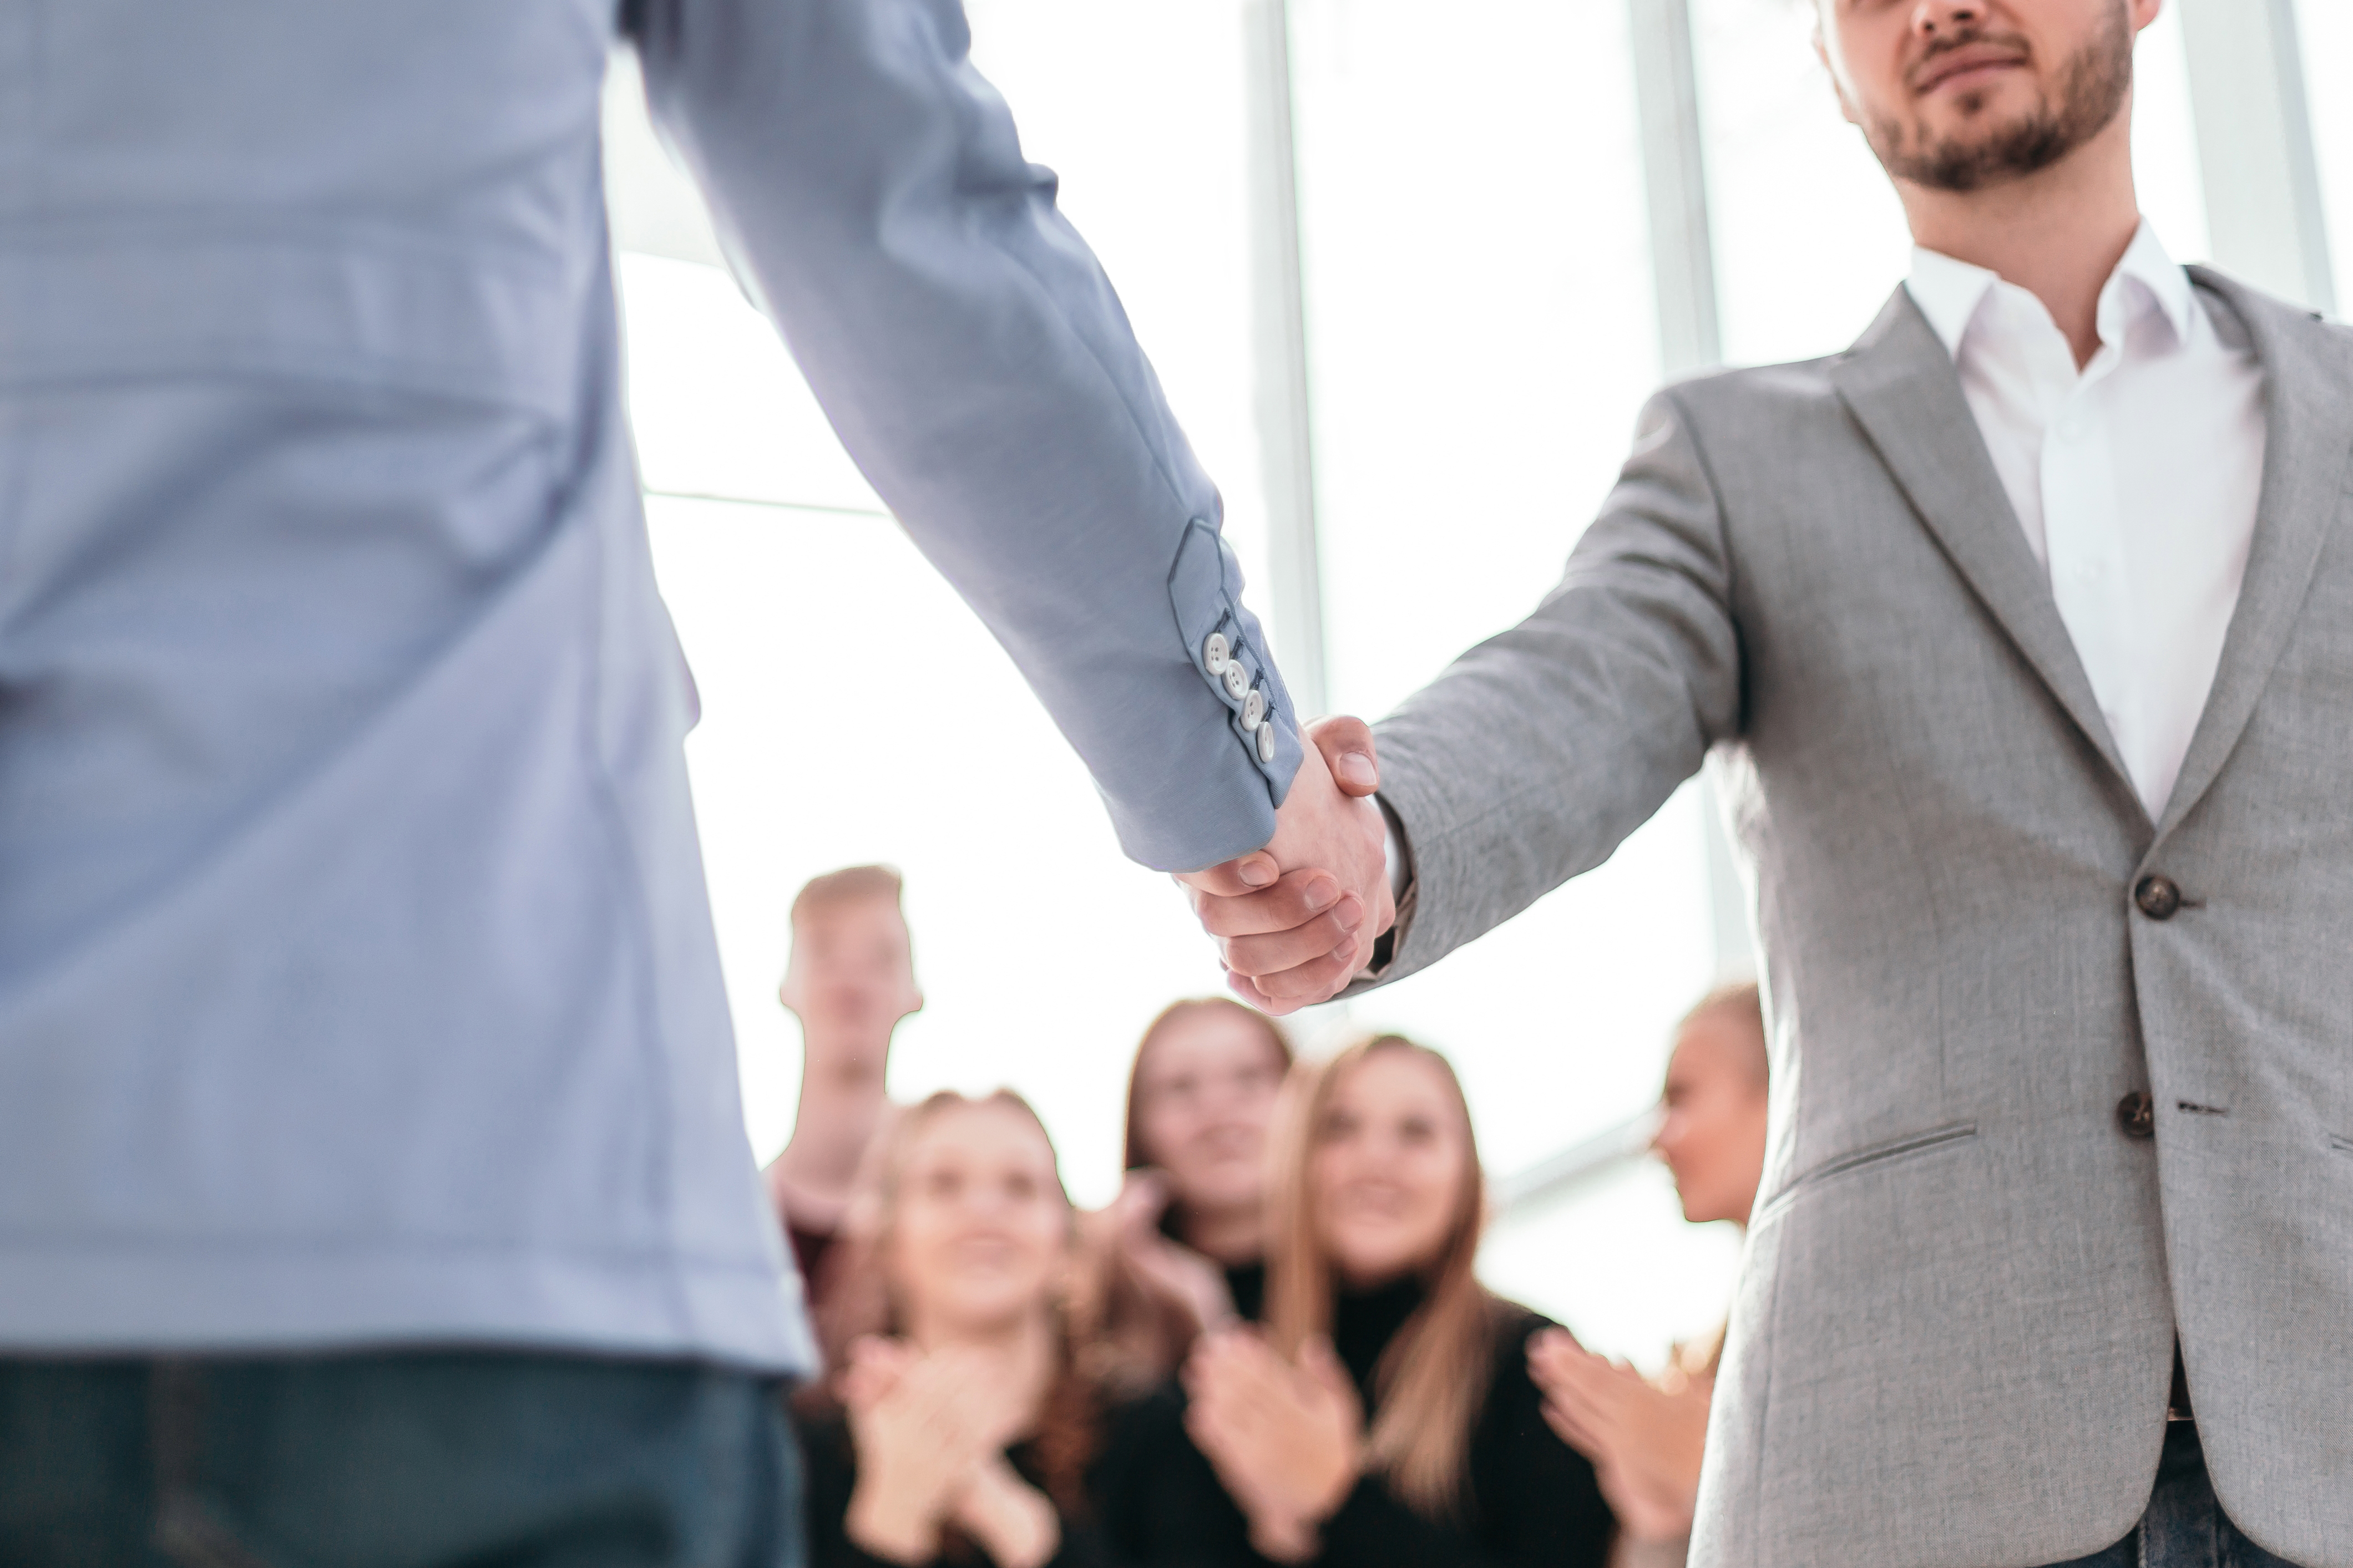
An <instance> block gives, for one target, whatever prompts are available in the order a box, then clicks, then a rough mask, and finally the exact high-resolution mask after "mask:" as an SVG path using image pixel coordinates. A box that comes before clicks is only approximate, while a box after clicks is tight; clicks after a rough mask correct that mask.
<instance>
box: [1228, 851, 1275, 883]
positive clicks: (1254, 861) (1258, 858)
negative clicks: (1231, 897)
mask: <svg viewBox="0 0 2353 1568" xmlns="http://www.w3.org/2000/svg"><path fill="white" fill-rule="evenodd" d="M1237 874H1238V875H1239V876H1240V878H1241V879H1242V880H1243V881H1245V882H1247V883H1249V884H1250V886H1251V887H1253V888H1263V887H1265V886H1266V885H1267V884H1268V883H1270V882H1271V881H1273V880H1274V879H1275V874H1276V873H1275V869H1274V862H1272V861H1271V860H1269V859H1268V858H1266V857H1265V856H1263V855H1253V856H1251V857H1250V858H1249V859H1247V860H1245V861H1243V862H1242V863H1241V865H1240V868H1238V871H1237Z"/></svg>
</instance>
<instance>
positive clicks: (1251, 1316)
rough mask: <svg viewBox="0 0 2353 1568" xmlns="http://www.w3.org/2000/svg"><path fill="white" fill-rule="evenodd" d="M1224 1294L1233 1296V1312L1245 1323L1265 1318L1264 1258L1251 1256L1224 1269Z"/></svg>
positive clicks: (1260, 1320)
mask: <svg viewBox="0 0 2353 1568" xmlns="http://www.w3.org/2000/svg"><path fill="white" fill-rule="evenodd" d="M1226 1294H1227V1295H1229V1296H1230V1297H1232V1298H1233V1301H1234V1313H1235V1315H1236V1316H1237V1317H1239V1318H1240V1319H1241V1321H1243V1322H1245V1323H1256V1322H1262V1321H1265V1319H1266V1260H1265V1259H1264V1258H1252V1259H1251V1260H1250V1262H1248V1263H1236V1264H1233V1265H1231V1266H1229V1268H1227V1269H1226Z"/></svg>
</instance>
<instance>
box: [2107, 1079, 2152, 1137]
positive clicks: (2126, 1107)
mask: <svg viewBox="0 0 2353 1568" xmlns="http://www.w3.org/2000/svg"><path fill="white" fill-rule="evenodd" d="M2116 1125H2117V1126H2118V1127H2121V1128H2123V1129H2124V1133H2125V1136H2126V1137H2127V1138H2154V1137H2156V1136H2157V1107H2156V1105H2155V1103H2154V1102H2152V1101H2151V1100H2150V1099H2149V1098H2148V1095H2147V1093H2146V1092H2145V1091H2143V1090H2141V1089H2135V1090H2133V1091H2132V1092H2131V1093H2130V1094H2128V1095H2126V1096H2125V1097H2124V1098H2123V1099H2122V1100H2117V1101H2116Z"/></svg>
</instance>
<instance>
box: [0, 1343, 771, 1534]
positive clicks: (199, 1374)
mask: <svg viewBox="0 0 2353 1568" xmlns="http://www.w3.org/2000/svg"><path fill="white" fill-rule="evenodd" d="M799 1491H800V1479H799V1456H798V1454H797V1450H796V1449H795V1448H794V1446H793V1438H792V1434H791V1430H790V1427H789V1426H788V1425H787V1423H786V1418H785V1415H784V1412H783V1409H782V1407H781V1405H780V1404H779V1402H778V1393H777V1389H776V1385H775V1384H773V1383H770V1382H767V1381H764V1380H762V1379H759V1378H755V1377H753V1376H750V1375H748V1374H746V1373H738V1372H728V1371H723V1370H721V1369H719V1368H715V1367H708V1366H702V1365H697V1364H693V1363H667V1362H630V1361H595V1360H590V1359H587V1358H586V1357H575V1356H560V1355H515V1354H503V1353H492V1352H466V1353H406V1354H382V1355H358V1356H318V1357H301V1358H289V1357H278V1358H268V1359H207V1360H199V1361H178V1362H151V1361H136V1360H104V1361H23V1360H18V1361H9V1360H0V1563H5V1564H7V1565H8V1568H118V1565H128V1564H138V1565H140V1568H163V1565H165V1564H178V1565H181V1568H331V1565H332V1568H343V1565H346V1564H348V1565H351V1568H379V1565H380V1568H444V1565H452V1564H459V1563H463V1564H465V1565H466V1568H592V1565H593V1568H634V1565H636V1564H640V1563H642V1564H654V1563H660V1564H665V1565H670V1564H675V1565H679V1568H800V1564H801V1558H802V1552H801V1545H800V1540H801V1537H800V1517H799V1516H800V1496H799Z"/></svg>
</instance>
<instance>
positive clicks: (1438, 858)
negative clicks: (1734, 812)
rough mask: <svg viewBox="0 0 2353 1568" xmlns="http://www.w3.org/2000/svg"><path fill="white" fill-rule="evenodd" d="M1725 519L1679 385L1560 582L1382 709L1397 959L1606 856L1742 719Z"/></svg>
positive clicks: (1407, 961)
mask: <svg viewBox="0 0 2353 1568" xmlns="http://www.w3.org/2000/svg"><path fill="white" fill-rule="evenodd" d="M1741 691H1742V686H1741V653H1740V639H1739V635H1738V629H1737V627H1736V624H1735V620H1734V615H1733V570H1732V562H1731V557H1730V554H1729V552H1728V550H1727V548H1726V544H1725V529H1724V520H1723V515H1722V510H1721V507H1720V505H1719V503H1718V500H1717V495H1716V491H1715V485H1714V483H1713V481H1712V479H1710V477H1709V473H1708V468H1707V464H1706V461H1705V458H1704V453H1703V451H1702V449H1701V446H1700V443H1699V440H1698V437H1697V436H1696V434H1695V433H1694V430H1693V428H1692V425H1691V420H1690V416H1689V412H1688V409H1687V407H1686V405H1685V402H1684V395H1683V394H1682V393H1679V392H1675V391H1668V392H1664V393H1662V394H1660V395H1658V396H1656V397H1654V398H1652V399H1651V403H1650V405H1648V406H1647V407H1645V408H1644V410H1643V411H1642V416H1641V421H1640V423H1639V425H1638V426H1637V429H1636V437H1635V443H1634V450H1633V453H1632V455H1631V456H1630V458H1628V459H1627V462H1626V466H1625V468H1624V469H1623V470H1622V471H1621V472H1620V475H1619V479H1618V483H1617V485H1616V487H1615V488H1614V489H1612V490H1611V491H1610V494H1609V500H1608V501H1607V502H1606V503H1605V505H1604V506H1603V508H1602V511H1601V515H1600V516H1599V518H1598V519H1597V520H1596V521H1594V523H1593V525H1592V526H1591V527H1590V528H1588V530H1587V531H1586V532H1585V535H1584V537H1583V538H1582V539H1580V540H1579V541H1578V542H1577V548H1576V550H1575V551H1574V552H1572V553H1571V554H1570V556H1569V561H1568V566H1567V571H1566V573H1565V574H1563V576H1562V578H1561V581H1560V583H1559V585H1558V586H1556V588H1554V589H1553V591H1552V592H1551V593H1550V594H1549V595H1546V598H1545V600H1544V603H1543V604H1541V605H1538V606H1537V608H1536V610H1535V613H1534V614H1533V615H1531V616H1528V618H1527V619H1526V620H1525V621H1523V622H1521V623H1520V624H1519V625H1518V626H1514V627H1513V628H1512V629H1511V630H1510V631H1508V632H1505V633H1504V634H1503V635H1502V636H1500V637H1493V638H1492V639H1490V640H1489V641H1487V642H1484V643H1482V644H1480V645H1479V646H1478V647H1474V648H1472V650H1471V651H1470V652H1468V653H1466V654H1464V655H1463V656H1462V657H1461V658H1459V659H1457V660H1456V661H1455V662H1454V663H1453V664H1452V665H1451V666H1450V667H1448V668H1447V669H1446V670H1445V672H1444V673H1442V674H1441V675H1440V676H1439V678H1438V679H1436V680H1434V681H1432V682H1431V683H1430V685H1429V686H1427V687H1425V688H1423V689H1421V690H1420V691H1419V692H1417V693H1416V694H1415V695H1414V696H1412V697H1411V698H1409V699H1408V700H1407V701H1406V702H1405V704H1404V705H1403V706H1402V707H1400V708H1399V709H1398V710H1397V711H1396V712H1395V713H1393V714H1391V715H1390V716H1389V717H1388V718H1387V719H1385V720H1383V721H1380V722H1379V723H1378V724H1377V725H1375V726H1374V735H1375V740H1376V744H1377V748H1378V751H1379V755H1380V763H1381V800H1382V802H1383V804H1385V805H1388V807H1389V809H1390V811H1391V812H1392V813H1393V814H1394V816H1395V817H1396V819H1397V824H1398V827H1399V828H1400V829H1401V830H1402V832H1401V837H1403V839H1404V841H1405V848H1406V851H1407V853H1408V855H1409V858H1410V864H1411V867H1412V872H1413V884H1412V887H1411V888H1410V889H1409V894H1408V900H1407V902H1406V905H1405V907H1404V908H1402V909H1401V910H1400V913H1399V921H1398V932H1397V937H1396V941H1395V943H1394V946H1393V947H1392V949H1391V955H1390V958H1389V961H1388V964H1387V965H1386V966H1385V967H1383V968H1382V969H1380V970H1379V971H1378V973H1377V975H1376V976H1375V977H1374V978H1373V979H1372V980H1371V981H1370V982H1367V983H1366V984H1383V983H1386V982H1388V981H1390V980H1395V979H1398V978H1401V977H1402V976H1404V975H1407V974H1410V973H1414V972H1415V971H1417V970H1419V969H1423V968H1426V967H1428V966H1429V965H1430V964H1431V963H1435V962H1436V961H1437V960H1439V959H1440V958H1442V957H1444V956H1445V955H1446V954H1447V953H1449V952H1452V951H1453V950H1454V949H1455V948H1457V947H1460V946H1461V945H1462V944H1463V943H1464V942H1470V941H1472V939H1473V938H1475V937H1478V936H1481V935H1482V934H1484V933H1485V932H1486V931H1490V930H1492V929H1493V927H1495V926H1497V925H1500V924H1501V923H1502V922H1504V921H1506V920H1509V919H1510V918H1511V917H1512V916H1514V915H1515V914H1517V913H1519V912H1520V910H1524V909H1525V908H1527V907H1528V905H1530V904H1532V903H1534V902H1535V900H1538V899H1540V898H1542V897H1543V896H1544V895H1545V894H1546V893H1548V892H1550V891H1551V890H1552V889H1555V888H1557V887H1559V886H1560V885H1561V884H1562V883H1563V882H1565V881H1567V880H1568V879H1570V878H1571V877H1574V876H1577V875H1578V874H1579V873H1580V872H1583V871H1587V870H1590V869H1591V868H1594V867H1596V866H1599V864H1601V862H1602V861H1604V860H1606V859H1608V858H1609V856H1610V855H1611V853H1612V852H1614V851H1615V850H1616V849H1617V847H1618V846H1619V844H1620V842H1621V841H1623V840H1624V839H1625V837H1627V836H1628V835H1629V834H1630V833H1632V832H1633V831H1634V829H1635V828H1637V827H1640V826H1641V825H1642V824H1643V823H1644V822H1646V821H1648V820H1649V819H1650V818H1651V815H1652V814H1653V813H1654V812H1656V811H1657V810H1658V809H1659V807H1660V806H1661V805H1664V804H1665V802H1666V799H1667V796H1668V795H1672V793H1673V792H1674V789H1675V786H1676V785H1678V784H1681V783H1682V782H1683V780H1685V779H1687V778H1689V777H1690V776H1691V775H1692V774H1693V773H1695V772H1697V771H1698V769H1699V766H1700V764H1701V763H1702V762H1703V761H1704V759H1705V757H1706V755H1707V751H1708V748H1709V747H1710V746H1711V745H1713V744H1715V742H1718V741H1722V740H1726V739H1730V738H1732V737H1734V736H1735V735H1736V734H1737V732H1738V731H1739V727H1740V722H1741Z"/></svg>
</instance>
